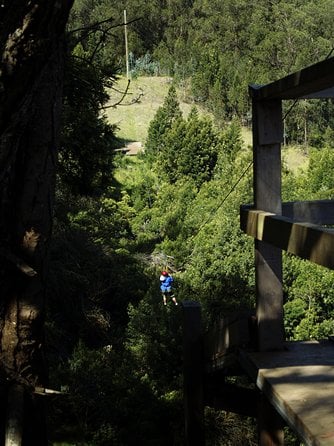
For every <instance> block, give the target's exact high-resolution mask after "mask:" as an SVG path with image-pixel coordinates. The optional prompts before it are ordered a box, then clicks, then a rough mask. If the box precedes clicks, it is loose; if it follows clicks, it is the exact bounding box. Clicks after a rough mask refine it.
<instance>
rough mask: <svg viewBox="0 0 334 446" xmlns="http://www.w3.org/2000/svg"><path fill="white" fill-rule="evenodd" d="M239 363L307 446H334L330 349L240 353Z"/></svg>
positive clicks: (333, 355)
mask: <svg viewBox="0 0 334 446" xmlns="http://www.w3.org/2000/svg"><path fill="white" fill-rule="evenodd" d="M240 361H241V363H242V364H243V366H244V368H245V369H246V370H247V372H248V373H249V374H250V376H251V377H252V378H253V380H254V381H255V382H256V385H257V387H258V388H259V389H260V390H261V391H262V392H263V393H264V394H265V396H266V397H267V398H268V400H269V401H270V403H271V404H272V405H273V406H274V407H275V409H276V410H277V411H278V412H279V414H280V415H281V416H282V417H283V419H284V420H285V421H286V422H287V423H288V424H289V425H290V426H291V428H292V429H294V430H295V431H296V432H297V433H298V434H299V435H300V436H301V438H302V440H303V441H304V442H305V444H306V445H307V446H333V445H334V402H333V401H334V345H333V343H331V342H316V341H310V342H290V343H287V344H286V349H285V350H284V351H280V352H275V353H264V352H253V353H250V352H245V351H243V352H241V354H240Z"/></svg>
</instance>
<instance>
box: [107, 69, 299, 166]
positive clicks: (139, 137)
mask: <svg viewBox="0 0 334 446" xmlns="http://www.w3.org/2000/svg"><path fill="white" fill-rule="evenodd" d="M126 85H127V80H126V79H125V78H124V77H123V78H120V79H119V80H118V81H117V83H116V84H115V86H114V89H113V90H111V92H110V95H111V100H110V104H115V103H117V102H118V101H119V100H120V99H121V98H122V96H123V94H122V92H124V90H125V88H126ZM170 85H171V79H170V78H168V77H139V78H137V79H133V80H131V83H130V87H129V90H128V94H127V95H126V97H125V98H124V101H123V102H122V105H119V106H117V107H111V108H108V109H107V110H106V113H107V116H108V119H109V121H110V122H111V123H112V124H116V125H117V126H118V127H119V131H118V133H117V135H118V136H119V137H120V138H121V139H123V140H124V141H126V142H130V141H140V142H141V143H142V144H143V145H144V144H145V140H146V136H147V128H148V125H149V123H150V121H151V120H152V119H153V117H154V115H155V113H156V111H157V109H158V108H159V107H160V106H161V105H162V104H163V102H164V99H165V97H166V95H167V92H168V89H169V87H170ZM138 97H140V100H139V102H136V103H134V104H132V105H129V103H131V101H133V100H134V99H136V98H138ZM183 97H184V95H183V94H182V92H181V91H178V98H179V102H180V107H181V110H182V112H183V114H184V116H187V115H188V113H189V111H190V110H191V108H192V106H193V104H191V103H187V102H184V100H183ZM199 112H200V113H201V114H205V112H204V111H203V110H199ZM242 138H243V140H244V144H245V146H246V147H247V146H251V145H252V134H251V130H250V129H247V128H243V129H242ZM283 158H284V160H285V162H286V163H287V165H288V167H289V168H291V169H292V170H296V169H298V168H299V167H302V166H304V165H305V164H306V161H307V154H306V152H305V150H304V149H299V148H295V147H289V148H284V149H283Z"/></svg>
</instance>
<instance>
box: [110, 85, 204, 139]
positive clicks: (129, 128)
mask: <svg viewBox="0 0 334 446" xmlns="http://www.w3.org/2000/svg"><path fill="white" fill-rule="evenodd" d="M126 86H127V80H126V79H125V78H121V79H119V80H118V81H117V83H116V84H115V86H114V89H112V90H111V91H110V104H115V103H117V102H118V101H119V100H120V99H121V98H122V96H123V93H122V92H124V91H125V89H126ZM170 86H171V79H170V78H168V77H140V78H138V79H133V80H131V82H130V88H129V90H128V93H127V95H126V96H125V98H124V100H123V102H122V104H121V105H118V106H117V107H111V108H108V109H107V110H106V113H107V116H108V120H109V121H110V122H111V123H112V124H116V125H117V126H118V127H119V131H118V133H117V135H118V136H119V137H120V138H122V139H123V140H125V141H140V142H142V143H143V144H144V143H145V140H146V136H147V129H148V125H149V123H150V121H151V120H152V119H153V117H154V115H155V114H156V112H157V110H158V108H159V107H160V106H161V105H162V104H163V102H164V99H165V97H166V95H167V93H168V89H169V87H170ZM182 97H183V95H182V92H181V91H178V99H179V102H180V108H181V110H182V112H183V114H184V116H187V115H188V113H189V112H190V110H191V108H192V106H193V104H191V103H187V102H184V101H183V100H182ZM136 98H139V101H138V102H135V103H134V104H131V102H132V101H134V100H136ZM130 104H131V105H130ZM202 113H204V112H202Z"/></svg>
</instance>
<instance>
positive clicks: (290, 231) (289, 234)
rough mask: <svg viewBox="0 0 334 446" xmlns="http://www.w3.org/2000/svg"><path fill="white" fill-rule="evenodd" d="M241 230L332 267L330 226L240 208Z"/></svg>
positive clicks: (333, 237) (333, 243)
mask: <svg viewBox="0 0 334 446" xmlns="http://www.w3.org/2000/svg"><path fill="white" fill-rule="evenodd" d="M240 222H241V229H242V230H243V231H244V232H246V234H248V235H250V236H252V237H254V238H256V239H257V240H261V241H263V242H266V243H270V244H271V245H273V246H276V247H277V248H280V249H284V250H285V251H287V252H289V253H291V254H294V255H297V256H298V257H301V258H303V259H307V260H310V261H311V262H314V263H317V264H318V265H322V266H326V267H327V268H330V269H334V232H333V230H331V229H328V228H323V227H321V226H317V225H312V224H308V223H299V222H294V221H293V220H291V219H289V218H287V217H283V216H280V215H276V214H273V213H270V212H264V211H261V210H254V209H249V208H248V209H246V208H242V209H241V219H240Z"/></svg>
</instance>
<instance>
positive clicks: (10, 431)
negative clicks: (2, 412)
mask: <svg viewBox="0 0 334 446" xmlns="http://www.w3.org/2000/svg"><path fill="white" fill-rule="evenodd" d="M23 411H24V388H23V386H22V385H21V384H12V385H10V386H9V388H8V405H7V420H6V433H5V446H21V444H22V438H23V417H24V412H23Z"/></svg>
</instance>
